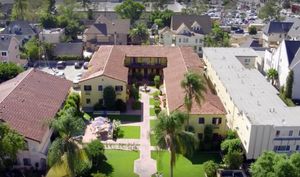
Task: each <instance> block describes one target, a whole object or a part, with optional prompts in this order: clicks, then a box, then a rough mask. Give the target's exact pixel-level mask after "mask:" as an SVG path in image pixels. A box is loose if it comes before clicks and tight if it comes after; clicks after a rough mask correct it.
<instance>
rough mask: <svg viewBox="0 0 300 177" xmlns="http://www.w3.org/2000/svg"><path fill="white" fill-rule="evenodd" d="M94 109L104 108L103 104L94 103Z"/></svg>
mask: <svg viewBox="0 0 300 177" xmlns="http://www.w3.org/2000/svg"><path fill="white" fill-rule="evenodd" d="M94 110H97V111H100V110H105V107H104V106H103V104H101V103H100V102H98V103H96V104H95V105H94Z"/></svg>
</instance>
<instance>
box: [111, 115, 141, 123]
mask: <svg viewBox="0 0 300 177" xmlns="http://www.w3.org/2000/svg"><path fill="white" fill-rule="evenodd" d="M108 117H109V118H110V119H118V120H121V121H126V122H140V121H141V116H139V115H109V116H108Z"/></svg>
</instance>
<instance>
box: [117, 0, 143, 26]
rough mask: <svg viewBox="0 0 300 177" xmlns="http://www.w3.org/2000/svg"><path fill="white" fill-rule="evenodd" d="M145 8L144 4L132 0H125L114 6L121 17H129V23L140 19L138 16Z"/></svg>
mask: <svg viewBox="0 0 300 177" xmlns="http://www.w3.org/2000/svg"><path fill="white" fill-rule="evenodd" d="M144 10H145V6H143V4H141V3H139V2H135V1H133V0H125V1H124V2H123V3H122V4H120V5H117V6H116V7H115V11H116V13H117V14H118V15H119V16H120V17H121V18H123V19H130V23H131V24H134V22H135V21H137V20H138V19H140V16H141V15H142V13H143V12H144Z"/></svg>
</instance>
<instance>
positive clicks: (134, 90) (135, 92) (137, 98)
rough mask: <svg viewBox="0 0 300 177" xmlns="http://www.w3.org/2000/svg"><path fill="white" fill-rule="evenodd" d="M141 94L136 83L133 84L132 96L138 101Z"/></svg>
mask: <svg viewBox="0 0 300 177" xmlns="http://www.w3.org/2000/svg"><path fill="white" fill-rule="evenodd" d="M139 94H140V93H139V89H138V88H137V87H136V86H135V84H132V86H131V89H130V97H132V98H133V99H134V100H135V101H137V100H139Z"/></svg>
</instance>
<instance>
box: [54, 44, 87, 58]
mask: <svg viewBox="0 0 300 177" xmlns="http://www.w3.org/2000/svg"><path fill="white" fill-rule="evenodd" d="M82 52H83V44H82V42H74V43H73V42H68V43H57V44H54V47H53V55H54V56H82Z"/></svg>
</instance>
